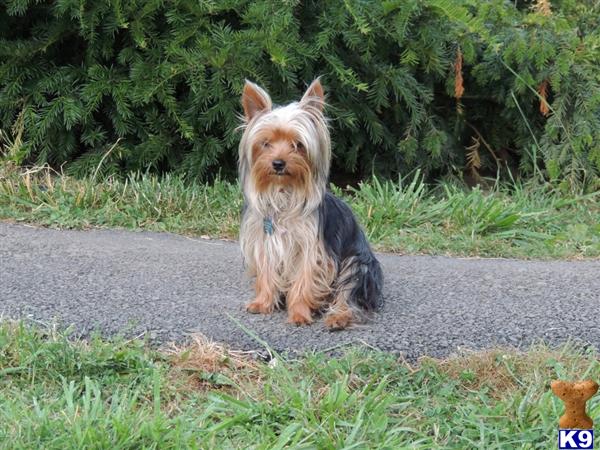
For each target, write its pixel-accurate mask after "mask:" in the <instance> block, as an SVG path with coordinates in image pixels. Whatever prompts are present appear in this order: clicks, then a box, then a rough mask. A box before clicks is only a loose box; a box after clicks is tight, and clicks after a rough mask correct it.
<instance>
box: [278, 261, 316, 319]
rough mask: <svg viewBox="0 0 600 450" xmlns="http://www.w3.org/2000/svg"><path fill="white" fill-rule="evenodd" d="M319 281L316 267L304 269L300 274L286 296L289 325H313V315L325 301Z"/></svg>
mask: <svg viewBox="0 0 600 450" xmlns="http://www.w3.org/2000/svg"><path fill="white" fill-rule="evenodd" d="M318 279H319V277H318V276H317V274H316V273H314V267H303V268H301V270H300V271H299V272H298V276H297V277H296V278H295V279H294V280H293V283H292V285H291V287H290V290H289V291H288V293H287V296H286V303H287V310H288V322H289V323H293V324H295V325H308V324H310V323H312V321H313V319H312V313H313V312H314V311H317V310H318V309H319V308H320V306H321V301H322V299H323V293H322V289H320V286H319V285H318Z"/></svg>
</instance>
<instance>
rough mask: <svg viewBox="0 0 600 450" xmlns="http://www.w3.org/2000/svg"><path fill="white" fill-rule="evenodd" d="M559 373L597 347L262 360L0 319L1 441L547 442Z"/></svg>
mask: <svg viewBox="0 0 600 450" xmlns="http://www.w3.org/2000/svg"><path fill="white" fill-rule="evenodd" d="M557 378H561V379H582V378H591V379H596V380H597V379H599V378H600V364H599V361H598V355H597V354H595V353H593V352H592V351H590V350H586V351H584V350H581V349H579V350H578V349H576V348H574V347H569V346H566V347H564V348H562V349H559V350H550V349H548V348H545V347H543V346H538V347H535V348H533V349H531V350H530V351H528V352H527V353H519V352H516V351H501V350H495V351H490V352H486V353H473V354H464V355H462V356H458V357H454V358H451V359H447V360H435V359H422V360H421V361H420V362H419V363H418V364H415V365H409V364H407V363H405V362H403V361H402V360H399V359H398V358H397V357H395V356H393V355H390V354H385V353H381V352H378V351H375V350H367V349H364V348H363V349H360V348H356V349H350V350H347V351H346V352H344V353H343V354H341V355H339V356H337V357H330V356H327V355H325V354H320V353H317V354H309V355H306V356H305V357H303V358H302V359H298V360H286V359H285V358H284V357H281V356H279V355H276V357H275V359H273V360H271V361H270V362H269V363H266V362H261V361H260V360H259V359H256V358H254V357H252V355H251V354H248V353H243V352H234V351H231V350H228V349H226V348H223V347H220V346H218V345H215V344H212V343H210V342H207V341H206V340H204V339H202V338H196V340H195V341H193V342H191V343H190V344H189V345H187V346H186V347H183V348H176V347H173V348H171V349H169V350H168V351H157V350H152V349H150V348H149V347H147V346H146V345H144V343H143V342H141V341H137V340H134V341H124V340H119V339H116V340H114V341H102V340H100V339H98V338H93V339H91V340H90V341H87V342H83V341H74V340H73V341H72V340H70V339H69V338H68V335H67V334H64V333H59V332H57V331H56V330H54V329H44V328H40V327H35V328H34V327H31V326H27V325H24V324H23V323H13V322H6V321H4V322H3V323H1V324H0V448H7V449H8V448H10V449H30V448H45V449H55V448H56V449H80V448H96V449H103V448H106V449H109V448H110V449H130V448H161V449H170V448H172V449H185V448H207V449H208V448H210V449H221V448H244V449H277V448H279V449H281V448H294V449H300V448H305V449H308V448H319V449H334V448H335V449H342V448H344V449H351V448H352V449H366V448H389V449H392V448H393V449H397V448H423V449H431V448H455V449H464V448H485V449H505V448H531V449H533V448H540V449H548V448H554V447H555V445H556V433H557V431H556V428H557V423H558V418H559V416H560V415H561V414H562V411H563V406H562V403H561V402H560V401H559V400H558V399H557V398H556V397H554V396H553V395H552V394H551V391H550V389H549V382H550V381H551V380H553V379H557ZM588 412H589V414H590V415H591V417H592V418H594V417H596V418H597V417H599V415H600V396H596V397H594V398H592V399H591V400H590V402H588Z"/></svg>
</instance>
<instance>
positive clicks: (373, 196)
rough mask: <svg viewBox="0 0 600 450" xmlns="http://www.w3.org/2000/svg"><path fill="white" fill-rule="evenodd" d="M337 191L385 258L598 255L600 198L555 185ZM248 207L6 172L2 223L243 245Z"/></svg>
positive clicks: (175, 186)
mask: <svg viewBox="0 0 600 450" xmlns="http://www.w3.org/2000/svg"><path fill="white" fill-rule="evenodd" d="M334 191H335V192H336V193H337V194H338V195H341V196H343V197H344V198H345V199H346V200H347V201H348V203H350V205H351V206H352V208H353V209H354V211H355V212H356V214H357V216H358V218H359V221H360V222H361V224H362V225H363V226H364V228H365V230H366V232H367V235H368V237H369V239H370V241H371V242H372V244H373V246H374V247H375V248H376V249H378V250H382V251H391V252H401V253H432V254H446V255H461V256H495V257H518V258H582V257H598V256H600V193H595V194H588V195H579V196H578V195H566V194H562V193H560V192H559V191H558V190H555V189H553V188H552V187H551V186H548V185H539V184H534V183H530V184H521V183H514V184H512V185H510V186H509V185H502V186H496V187H494V188H493V189H491V190H488V191H486V192H484V191H483V190H481V189H471V190H469V189H466V188H464V187H461V186H457V185H452V184H440V185H436V186H427V185H425V184H424V183H423V182H422V181H421V180H420V178H419V177H418V175H417V176H415V177H414V178H413V179H409V180H399V181H398V182H392V181H379V180H377V179H373V180H371V181H369V182H365V183H361V184H360V185H359V186H358V187H357V188H353V189H347V190H341V189H339V188H335V187H334ZM241 205H242V200H241V195H240V192H239V187H238V186H237V185H236V184H231V183H228V182H225V181H220V180H218V181H216V182H214V183H212V184H210V185H202V184H190V183H185V182H184V181H183V180H182V179H180V178H177V177H175V176H171V175H166V176H164V177H162V178H157V177H153V176H142V175H138V176H131V177H129V178H127V179H125V180H118V179H112V178H109V179H106V180H103V181H95V180H93V179H90V178H88V179H82V180H81V179H74V178H70V177H67V176H63V175H58V174H55V173H52V172H50V171H48V170H45V169H39V168H38V169H34V170H29V171H25V170H18V169H16V168H14V167H9V166H8V165H6V164H5V165H4V166H1V165H0V219H8V220H14V221H19V222H31V223H37V224H41V225H45V226H51V227H59V228H88V227H124V228H130V229H146V230H155V231H171V232H174V233H182V234H188V235H207V236H211V237H215V238H229V239H235V238H236V237H237V233H238V226H239V212H240V210H241Z"/></svg>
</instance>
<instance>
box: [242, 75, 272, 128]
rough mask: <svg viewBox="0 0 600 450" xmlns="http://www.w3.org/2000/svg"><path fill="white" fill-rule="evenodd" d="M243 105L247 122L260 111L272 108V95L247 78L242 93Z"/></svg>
mask: <svg viewBox="0 0 600 450" xmlns="http://www.w3.org/2000/svg"><path fill="white" fill-rule="evenodd" d="M242 106H243V107H244V116H245V118H246V122H250V120H252V118H253V117H254V116H256V115H257V114H258V113H260V112H262V111H270V110H271V107H272V103H271V97H269V94H267V93H266V92H265V90H264V89H262V88H261V87H260V86H258V85H257V84H254V83H252V82H250V81H248V80H246V84H245V85H244V92H243V93H242Z"/></svg>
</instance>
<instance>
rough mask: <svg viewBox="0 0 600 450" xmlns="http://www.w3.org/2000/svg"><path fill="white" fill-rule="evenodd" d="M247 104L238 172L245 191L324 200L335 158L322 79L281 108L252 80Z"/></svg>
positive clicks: (247, 89) (245, 97)
mask: <svg viewBox="0 0 600 450" xmlns="http://www.w3.org/2000/svg"><path fill="white" fill-rule="evenodd" d="M242 106H243V108H244V119H243V121H244V123H243V126H242V128H243V130H244V134H243V136H242V139H241V141H240V149H239V171H240V178H241V183H242V188H243V189H244V193H245V194H246V196H247V197H250V199H252V198H255V199H256V198H259V197H266V198H269V197H273V196H276V195H278V194H279V193H285V194H287V195H288V196H290V197H289V198H295V199H297V200H298V201H303V202H307V201H308V202H309V203H311V202H316V203H318V202H320V199H321V197H322V195H323V193H324V191H325V187H326V184H327V178H328V176H329V165H330V159H331V144H330V139H329V131H328V129H327V122H326V119H325V117H324V116H323V107H324V94H323V87H322V86H321V83H320V81H319V80H318V79H317V80H315V81H314V82H313V83H312V84H311V85H310V86H309V87H308V89H307V90H306V92H305V94H304V95H303V96H302V99H301V100H300V101H299V102H293V103H290V104H288V105H285V106H279V107H273V105H272V102H271V98H270V97H269V94H267V93H266V92H265V91H264V90H263V89H262V88H260V87H259V86H257V85H256V84H254V83H251V82H249V81H247V82H246V85H245V86H244V92H243V94H242ZM290 206H293V205H290Z"/></svg>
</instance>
